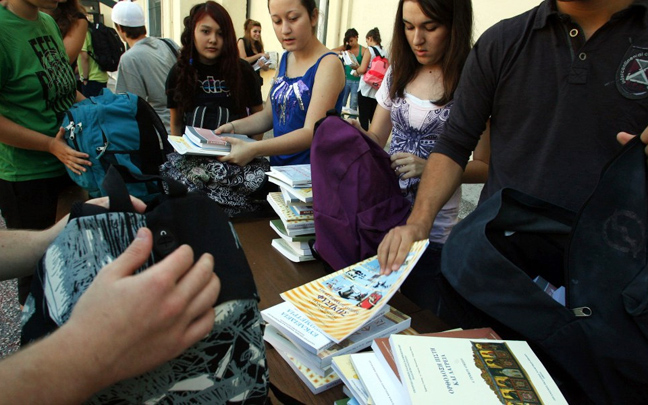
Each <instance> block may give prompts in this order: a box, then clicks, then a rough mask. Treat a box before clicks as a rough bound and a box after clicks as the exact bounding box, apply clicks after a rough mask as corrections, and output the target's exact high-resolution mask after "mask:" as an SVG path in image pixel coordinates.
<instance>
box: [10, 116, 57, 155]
mask: <svg viewBox="0 0 648 405" xmlns="http://www.w3.org/2000/svg"><path fill="white" fill-rule="evenodd" d="M0 128H2V131H0V142H2V143H4V144H6V145H11V146H15V147H17V148H21V149H29V150H37V151H40V152H50V145H51V143H52V142H53V141H54V138H53V137H50V136H47V135H43V134H41V133H39V132H36V131H32V130H31V129H28V128H25V127H23V126H22V125H19V124H16V123H15V122H13V121H11V120H10V119H8V118H6V117H3V116H2V115H0Z"/></svg>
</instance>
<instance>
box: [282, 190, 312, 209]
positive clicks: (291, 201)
mask: <svg viewBox="0 0 648 405" xmlns="http://www.w3.org/2000/svg"><path fill="white" fill-rule="evenodd" d="M279 190H281V195H282V197H283V199H284V202H285V203H286V205H287V206H302V207H303V206H308V207H312V206H313V203H312V202H304V201H302V200H300V199H299V198H297V197H296V196H295V195H293V194H291V193H290V192H289V191H288V189H287V188H285V187H279ZM299 190H312V188H307V189H299ZM311 196H312V193H311Z"/></svg>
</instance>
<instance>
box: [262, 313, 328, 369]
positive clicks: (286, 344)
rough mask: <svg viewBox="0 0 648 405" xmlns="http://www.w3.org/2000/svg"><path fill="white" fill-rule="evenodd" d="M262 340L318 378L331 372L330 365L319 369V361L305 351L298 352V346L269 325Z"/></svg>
mask: <svg viewBox="0 0 648 405" xmlns="http://www.w3.org/2000/svg"><path fill="white" fill-rule="evenodd" d="M263 340H265V341H266V342H268V343H269V344H271V345H272V347H274V348H275V349H276V350H277V351H283V352H286V353H288V354H290V355H292V356H293V357H295V358H296V359H298V360H299V361H300V362H301V363H302V364H304V365H305V366H306V367H308V368H309V369H311V370H312V371H313V372H314V373H316V374H317V375H319V376H320V377H326V376H327V375H329V374H331V373H332V372H333V368H332V367H331V366H330V365H329V366H328V367H325V368H321V367H320V365H319V359H318V358H317V356H316V355H314V354H312V353H308V352H306V351H305V350H304V351H302V350H300V349H299V347H300V346H299V345H297V344H295V343H293V342H292V341H291V340H290V339H288V338H287V337H286V336H284V335H283V334H282V333H281V332H280V331H279V329H277V328H275V327H274V326H272V325H271V324H267V325H266V327H265V331H264V332H263Z"/></svg>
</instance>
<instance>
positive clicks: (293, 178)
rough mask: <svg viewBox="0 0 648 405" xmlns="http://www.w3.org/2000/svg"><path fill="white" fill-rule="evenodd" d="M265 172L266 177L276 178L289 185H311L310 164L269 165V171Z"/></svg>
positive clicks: (297, 186)
mask: <svg viewBox="0 0 648 405" xmlns="http://www.w3.org/2000/svg"><path fill="white" fill-rule="evenodd" d="M266 174H267V175H268V177H273V178H276V179H278V180H279V181H281V182H283V183H285V184H287V185H288V186H290V187H296V188H299V187H310V186H311V166H310V164H302V165H286V166H271V167H270V171H269V172H266Z"/></svg>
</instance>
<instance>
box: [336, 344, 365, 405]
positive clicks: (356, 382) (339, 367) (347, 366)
mask: <svg viewBox="0 0 648 405" xmlns="http://www.w3.org/2000/svg"><path fill="white" fill-rule="evenodd" d="M332 365H333V370H334V371H335V372H336V373H337V375H339V376H340V378H341V379H342V382H343V383H344V385H345V387H347V388H348V389H349V391H351V396H352V397H353V398H355V399H356V400H357V401H358V402H359V403H360V404H364V405H366V404H368V403H369V393H368V392H367V390H366V388H365V386H364V384H362V381H360V377H358V374H357V373H356V370H355V368H354V367H353V363H351V355H350V354H344V355H342V356H336V357H335V358H334V359H333V364H332ZM371 403H373V401H372V402H371Z"/></svg>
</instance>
